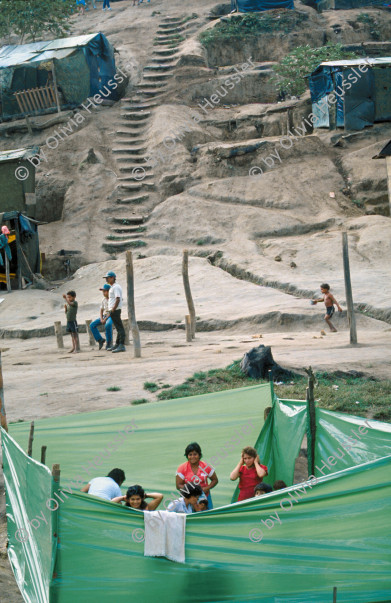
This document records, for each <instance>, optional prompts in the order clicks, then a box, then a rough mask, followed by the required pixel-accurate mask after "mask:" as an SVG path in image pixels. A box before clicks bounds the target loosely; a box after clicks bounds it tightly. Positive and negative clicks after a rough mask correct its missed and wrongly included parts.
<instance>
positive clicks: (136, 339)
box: [126, 251, 141, 358]
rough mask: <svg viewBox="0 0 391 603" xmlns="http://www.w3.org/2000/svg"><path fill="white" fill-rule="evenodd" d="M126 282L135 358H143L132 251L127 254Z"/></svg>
mask: <svg viewBox="0 0 391 603" xmlns="http://www.w3.org/2000/svg"><path fill="white" fill-rule="evenodd" d="M126 282H127V291H128V321H130V322H131V325H132V337H133V348H134V357H135V358H141V342H140V332H139V330H138V325H137V320H136V309H135V305H134V274H133V255H132V252H131V251H127V252H126Z"/></svg>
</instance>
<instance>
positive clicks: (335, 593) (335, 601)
mask: <svg viewBox="0 0 391 603" xmlns="http://www.w3.org/2000/svg"><path fill="white" fill-rule="evenodd" d="M333 603H337V587H336V586H334V588H333Z"/></svg>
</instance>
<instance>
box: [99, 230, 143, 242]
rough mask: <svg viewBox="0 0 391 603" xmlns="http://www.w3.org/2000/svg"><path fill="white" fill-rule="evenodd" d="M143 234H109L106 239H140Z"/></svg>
mask: <svg viewBox="0 0 391 603" xmlns="http://www.w3.org/2000/svg"><path fill="white" fill-rule="evenodd" d="M141 234H142V233H141V232H136V233H128V234H123V235H120V234H119V235H118V234H109V235H107V237H106V241H113V242H114V241H134V240H135V239H139V238H140V237H141Z"/></svg>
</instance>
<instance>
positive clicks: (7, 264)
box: [4, 250, 11, 293]
mask: <svg viewBox="0 0 391 603" xmlns="http://www.w3.org/2000/svg"><path fill="white" fill-rule="evenodd" d="M4 259H5V280H6V283H7V291H8V293H11V279H10V261H9V259H8V255H7V253H6V251H5V250H4Z"/></svg>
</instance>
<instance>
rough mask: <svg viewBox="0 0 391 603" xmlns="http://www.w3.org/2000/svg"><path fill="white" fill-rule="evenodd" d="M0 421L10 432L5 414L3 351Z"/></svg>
mask: <svg viewBox="0 0 391 603" xmlns="http://www.w3.org/2000/svg"><path fill="white" fill-rule="evenodd" d="M0 419H1V426H2V428H3V429H5V431H8V425H7V415H6V413H5V404H4V388H3V371H2V367H1V351H0Z"/></svg>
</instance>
